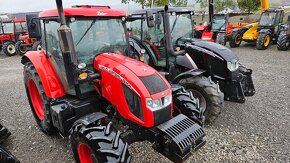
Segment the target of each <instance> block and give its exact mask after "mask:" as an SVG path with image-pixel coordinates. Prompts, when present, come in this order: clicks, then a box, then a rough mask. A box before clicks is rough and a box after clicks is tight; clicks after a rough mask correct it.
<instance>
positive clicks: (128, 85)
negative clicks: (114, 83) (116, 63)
mask: <svg viewBox="0 0 290 163" xmlns="http://www.w3.org/2000/svg"><path fill="white" fill-rule="evenodd" d="M99 68H100V69H102V70H104V71H106V72H108V73H110V74H111V75H113V76H115V77H116V78H117V79H119V80H120V81H121V82H122V83H123V84H125V85H126V86H127V87H128V88H130V89H131V90H132V91H134V92H135V93H136V94H137V95H138V96H140V95H139V93H138V92H137V91H136V90H135V89H134V88H133V87H132V85H131V84H130V83H129V82H128V81H127V80H126V79H124V78H123V77H122V76H121V75H119V74H118V73H116V72H115V71H113V70H111V69H109V68H108V67H105V66H103V65H100V64H99Z"/></svg>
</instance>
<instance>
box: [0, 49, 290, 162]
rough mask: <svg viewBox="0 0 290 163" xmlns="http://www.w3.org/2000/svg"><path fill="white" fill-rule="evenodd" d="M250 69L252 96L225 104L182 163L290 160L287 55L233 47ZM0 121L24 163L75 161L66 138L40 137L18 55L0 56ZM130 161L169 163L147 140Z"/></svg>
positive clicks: (134, 146) (289, 70) (137, 145)
mask: <svg viewBox="0 0 290 163" xmlns="http://www.w3.org/2000/svg"><path fill="white" fill-rule="evenodd" d="M233 50H234V51H235V52H236V53H237V54H238V55H239V57H240V62H241V63H243V64H244V65H245V66H246V67H248V68H251V69H253V75H252V76H253V80H254V84H255V88H256V91H257V93H256V95H254V96H253V97H250V98H247V101H246V103H244V104H237V103H232V102H226V103H225V108H224V110H223V113H222V114H221V115H220V117H219V118H218V119H217V120H216V121H215V123H214V124H213V125H211V126H208V127H207V128H206V133H207V137H206V139H207V144H206V145H205V146H204V147H203V148H201V149H200V150H199V151H197V152H195V153H194V154H193V155H192V156H191V157H190V158H189V159H188V160H187V162H290V150H289V149H290V137H289V135H290V122H289V120H290V111H289V109H290V101H289V99H290V91H289V90H290V82H289V81H290V66H289V63H290V51H288V52H279V51H277V50H276V46H272V47H270V49H268V50H265V51H258V50H255V47H254V46H250V45H242V46H241V47H240V48H236V49H233ZM0 74H1V75H0V92H1V94H0V99H1V100H0V113H1V114H0V121H1V123H2V124H3V125H5V126H6V127H7V128H9V129H10V131H11V132H12V133H13V135H12V136H11V137H10V139H9V141H8V142H6V144H5V145H6V146H7V148H8V149H9V150H10V151H11V152H12V153H13V154H15V155H16V156H17V158H19V160H20V161H21V162H23V163H34V162H35V163H50V162H54V163H58V162H59V163H61V162H74V161H73V157H72V153H71V150H70V146H69V141H68V140H67V139H62V138H61V137H60V136H55V137H49V136H46V135H44V134H43V133H42V132H41V131H40V130H39V129H38V128H37V126H36V123H35V122H34V119H33V117H32V114H31V111H30V107H29V104H28V101H27V98H26V94H25V90H24V86H23V79H22V78H23V77H22V65H21V64H20V57H19V56H13V57H6V56H4V55H3V54H1V55H0ZM129 149H130V152H131V154H132V155H133V156H134V161H133V162H170V161H169V160H168V159H166V158H165V157H163V156H162V155H161V154H158V153H156V152H154V150H153V149H152V148H151V144H150V143H148V142H138V143H134V144H132V145H130V147H129Z"/></svg>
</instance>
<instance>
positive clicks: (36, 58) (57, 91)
mask: <svg viewBox="0 0 290 163" xmlns="http://www.w3.org/2000/svg"><path fill="white" fill-rule="evenodd" d="M27 62H31V63H32V64H33V66H34V67H35V69H36V71H37V73H38V75H39V77H40V80H41V82H42V85H43V88H44V91H45V94H46V96H47V97H49V98H59V97H62V96H64V95H65V91H64V88H63V86H62V84H61V82H60V80H59V79H58V77H57V75H56V73H55V71H54V69H53V67H52V65H51V63H50V61H49V57H46V55H45V52H44V51H29V52H27V53H26V54H25V55H24V56H23V57H22V59H21V63H22V64H25V63H27Z"/></svg>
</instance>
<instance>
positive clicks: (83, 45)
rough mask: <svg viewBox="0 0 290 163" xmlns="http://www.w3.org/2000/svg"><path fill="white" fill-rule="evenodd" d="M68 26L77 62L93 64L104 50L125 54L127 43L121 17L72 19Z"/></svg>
mask: <svg viewBox="0 0 290 163" xmlns="http://www.w3.org/2000/svg"><path fill="white" fill-rule="evenodd" d="M70 28H71V30H72V33H73V40H74V43H75V47H76V53H77V56H78V61H79V63H86V64H93V60H94V58H95V56H96V55H98V54H100V53H104V52H113V53H118V54H126V51H127V48H128V47H129V46H128V43H127V40H126V34H125V29H124V24H123V22H122V20H121V19H95V18H94V19H89V20H88V19H74V18H71V22H70Z"/></svg>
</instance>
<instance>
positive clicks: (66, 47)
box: [56, 0, 80, 95]
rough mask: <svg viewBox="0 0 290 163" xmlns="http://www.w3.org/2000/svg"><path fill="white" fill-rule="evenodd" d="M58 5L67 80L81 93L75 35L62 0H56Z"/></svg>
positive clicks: (61, 45)
mask: <svg viewBox="0 0 290 163" xmlns="http://www.w3.org/2000/svg"><path fill="white" fill-rule="evenodd" d="M56 6H57V11H58V15H59V18H60V27H59V29H58V31H57V32H58V37H59V39H60V40H59V41H60V48H61V51H62V56H63V62H64V67H65V72H66V76H67V81H68V83H69V85H74V86H75V90H76V94H77V95H79V94H80V90H79V82H78V71H77V64H78V62H77V56H76V52H75V47H74V42H73V37H72V32H71V29H70V28H69V27H68V25H67V22H66V20H65V16H64V13H63V5H62V0H56Z"/></svg>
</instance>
